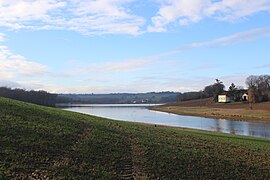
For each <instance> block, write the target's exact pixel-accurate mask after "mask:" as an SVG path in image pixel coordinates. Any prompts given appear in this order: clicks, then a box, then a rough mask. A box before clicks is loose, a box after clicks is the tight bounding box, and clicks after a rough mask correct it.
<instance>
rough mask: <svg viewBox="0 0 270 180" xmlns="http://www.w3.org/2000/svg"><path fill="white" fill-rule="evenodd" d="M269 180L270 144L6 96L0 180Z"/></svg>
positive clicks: (1, 105) (1, 112)
mask: <svg viewBox="0 0 270 180" xmlns="http://www.w3.org/2000/svg"><path fill="white" fill-rule="evenodd" d="M135 176H137V177H146V178H147V177H148V178H149V179H157V178H161V179H179V178H180V179H188V178H189V179H218V178H219V179H221V178H222V179H269V178H270V141H269V140H267V139H260V138H250V137H241V136H233V135H225V134H218V133H211V132H202V131H195V130H186V129H180V128H168V127H162V126H158V127H155V126H153V125H142V124H134V123H130V122H121V121H113V120H109V119H104V118H99V117H94V116H88V115H83V114H78V113H73V112H67V111H63V110H59V109H54V108H48V107H42V106H37V105H32V104H28V103H22V102H18V101H14V100H9V99H5V98H0V179H4V178H6V179H10V178H16V179H23V178H30V177H32V178H44V177H45V178H46V177H50V178H57V179H59V178H60V179H61V178H62V179H63V178H71V177H72V178H75V179H89V178H93V179H121V178H122V179H129V178H134V177H135Z"/></svg>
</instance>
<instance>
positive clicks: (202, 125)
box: [62, 104, 270, 139]
mask: <svg viewBox="0 0 270 180" xmlns="http://www.w3.org/2000/svg"><path fill="white" fill-rule="evenodd" d="M149 106H152V105H145V104H98V105H95V104H86V105H85V104H84V105H81V104H80V105H73V106H69V107H62V109H65V110H68V111H74V112H80V113H84V114H90V115H95V116H100V117H105V118H109V119H115V120H123V121H131V122H143V123H149V124H157V125H159V124H160V125H168V126H176V127H184V128H192V129H200V130H209V131H216V132H222V133H230V134H238V135H244V136H254V137H262V138H268V139H270V124H266V123H254V122H245V121H232V120H225V119H212V118H203V117H195V116H182V115H175V114H171V113H164V112H158V111H152V110H149V109H148V108H149Z"/></svg>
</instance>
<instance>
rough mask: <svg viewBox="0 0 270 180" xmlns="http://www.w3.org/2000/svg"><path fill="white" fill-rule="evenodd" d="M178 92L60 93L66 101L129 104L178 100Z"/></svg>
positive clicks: (60, 97) (59, 97) (61, 97)
mask: <svg viewBox="0 0 270 180" xmlns="http://www.w3.org/2000/svg"><path fill="white" fill-rule="evenodd" d="M177 95H178V93H176V92H149V93H112V94H59V95H58V99H59V101H60V103H61V100H62V101H63V102H64V103H84V104H85V103H87V104H125V103H126V104H127V103H168V102H176V96H177Z"/></svg>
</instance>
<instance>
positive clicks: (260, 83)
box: [177, 75, 270, 102]
mask: <svg viewBox="0 0 270 180" xmlns="http://www.w3.org/2000/svg"><path fill="white" fill-rule="evenodd" d="M246 85H247V87H248V90H246V89H244V88H243V87H239V86H238V87H237V86H236V85H235V84H234V83H232V84H231V85H230V87H229V88H228V90H227V91H225V86H224V84H223V82H222V81H220V80H219V79H216V81H215V83H213V84H211V85H208V86H206V87H205V88H204V89H203V90H202V91H197V92H186V93H179V94H178V96H177V101H178V102H180V101H188V100H194V99H202V98H209V97H213V100H214V101H215V102H217V101H218V95H220V94H222V93H224V92H226V94H227V95H228V96H229V97H230V99H231V100H232V101H235V102H236V101H242V95H243V94H244V93H248V96H249V97H248V99H249V101H250V102H262V101H269V100H270V75H259V76H254V75H252V76H249V77H247V79H246Z"/></svg>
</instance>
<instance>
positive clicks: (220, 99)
mask: <svg viewBox="0 0 270 180" xmlns="http://www.w3.org/2000/svg"><path fill="white" fill-rule="evenodd" d="M218 102H220V103H226V102H230V98H229V97H227V96H226V95H218Z"/></svg>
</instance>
